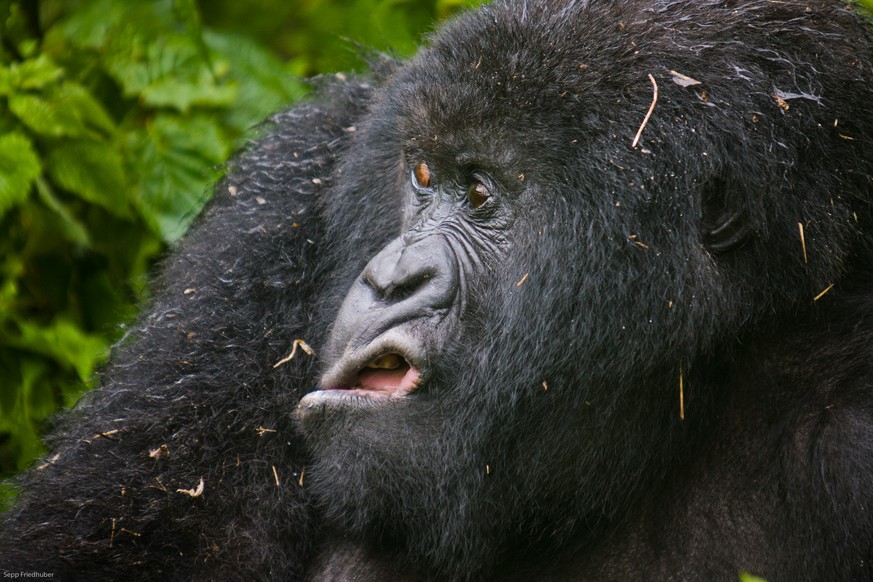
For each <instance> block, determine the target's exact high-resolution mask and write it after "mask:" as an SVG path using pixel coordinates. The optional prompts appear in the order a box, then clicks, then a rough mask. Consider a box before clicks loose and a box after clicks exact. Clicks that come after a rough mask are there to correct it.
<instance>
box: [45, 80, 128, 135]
mask: <svg viewBox="0 0 873 582" xmlns="http://www.w3.org/2000/svg"><path fill="white" fill-rule="evenodd" d="M51 97H52V101H53V102H54V104H55V105H56V106H57V107H59V108H64V109H69V110H70V111H71V112H72V113H73V115H75V116H76V117H77V118H79V121H80V122H81V123H82V124H84V125H86V126H87V127H89V128H94V129H97V130H100V131H102V132H104V133H105V134H107V135H111V134H112V133H113V132H114V131H115V122H114V121H113V120H112V118H111V117H110V116H109V113H107V112H106V109H104V108H103V105H102V104H100V102H99V101H97V100H96V99H94V97H93V96H92V95H91V93H89V92H88V90H87V89H85V88H84V87H83V86H81V85H79V84H78V83H72V82H68V83H62V84H61V85H59V86H58V87H57V89H56V90H55V91H53V92H52V93H51Z"/></svg>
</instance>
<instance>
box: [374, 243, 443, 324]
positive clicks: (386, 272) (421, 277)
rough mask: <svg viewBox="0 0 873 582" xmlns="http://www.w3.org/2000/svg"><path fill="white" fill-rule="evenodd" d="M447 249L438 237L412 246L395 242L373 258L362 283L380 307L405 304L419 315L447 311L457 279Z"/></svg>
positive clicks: (411, 244)
mask: <svg viewBox="0 0 873 582" xmlns="http://www.w3.org/2000/svg"><path fill="white" fill-rule="evenodd" d="M447 247H448V245H446V244H445V242H443V241H442V240H440V237H437V236H428V237H425V238H422V239H419V240H416V241H414V242H411V243H410V242H408V241H407V239H405V238H404V237H400V238H397V239H395V240H394V241H392V242H391V243H390V244H388V246H386V247H385V248H384V249H382V250H381V251H380V252H379V254H377V255H376V256H375V257H373V259H372V260H371V261H370V262H369V264H368V265H367V266H366V267H365V268H364V271H363V273H362V274H361V281H362V283H363V284H364V285H367V286H369V287H370V288H371V289H372V291H373V292H374V294H375V296H374V298H373V299H374V300H375V301H376V302H378V303H381V304H382V305H381V307H386V306H391V305H398V304H401V303H407V302H408V303H409V304H408V305H407V307H408V308H410V309H412V310H413V311H421V312H422V315H423V314H426V313H428V312H430V311H431V310H434V309H441V308H444V307H449V306H450V305H451V303H452V298H453V297H454V295H455V291H456V290H457V281H458V277H457V268H456V266H455V260H454V258H453V255H452V253H451V252H450V250H449V249H448V248H447ZM386 304H387V305H386ZM410 315H412V314H410Z"/></svg>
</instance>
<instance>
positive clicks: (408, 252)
mask: <svg viewBox="0 0 873 582" xmlns="http://www.w3.org/2000/svg"><path fill="white" fill-rule="evenodd" d="M404 153H405V157H406V158H407V159H408V160H409V161H408V162H407V163H406V164H404V166H405V167H406V168H408V171H407V172H405V176H404V178H405V180H403V179H401V180H402V185H401V187H400V190H401V199H400V202H399V204H400V205H401V206H402V208H403V214H404V216H405V220H404V224H403V226H402V228H401V234H400V236H398V237H397V238H395V239H394V240H392V241H391V242H390V243H389V244H388V245H387V246H385V247H384V248H383V249H382V250H381V251H380V252H379V253H378V254H377V255H376V256H375V257H373V258H372V260H370V262H369V264H368V265H367V266H366V267H365V268H364V270H363V272H362V273H361V274H360V276H359V277H358V278H357V280H356V281H355V282H354V284H353V285H352V288H351V290H350V291H349V292H348V295H347V296H346V298H345V301H344V302H343V305H342V307H341V309H340V312H339V314H338V315H337V318H336V321H335V322H334V326H333V331H332V333H331V338H330V344H329V348H328V353H329V354H330V356H331V359H330V361H331V365H330V368H329V369H328V371H327V373H326V374H325V376H324V378H323V379H322V382H321V386H322V389H321V390H319V391H317V392H312V393H310V394H309V395H307V396H306V397H305V398H304V400H303V401H302V402H301V405H300V412H301V415H302V416H303V417H305V416H306V415H307V413H308V412H309V411H311V410H312V409H313V408H325V407H326V408H330V409H337V410H341V409H357V408H362V407H364V408H365V407H370V406H373V405H379V406H390V405H391V401H395V400H397V399H401V398H406V397H409V396H411V395H413V393H415V392H417V391H418V390H419V389H422V390H426V389H427V387H428V386H430V385H432V383H431V382H429V377H428V376H429V375H430V368H431V367H432V363H433V362H436V361H439V360H441V359H442V358H443V354H444V353H445V352H446V350H447V347H448V346H447V343H448V342H450V341H452V338H454V337H457V336H458V335H460V334H462V333H465V329H464V328H465V326H466V325H467V323H466V322H468V321H469V320H470V318H471V317H474V316H473V315H472V314H470V313H469V311H470V310H471V309H473V308H474V306H475V305H476V302H475V301H468V300H467V298H469V297H473V296H474V295H475V293H473V290H472V289H471V281H474V280H476V279H477V278H478V279H480V280H481V279H483V278H484V279H486V280H487V279H489V278H490V277H492V275H493V273H494V267H495V266H496V265H498V264H500V263H501V262H502V261H503V260H504V258H505V256H506V253H507V252H508V250H509V249H510V248H511V247H510V245H509V240H510V239H512V238H513V236H512V232H511V230H512V225H513V220H512V219H513V214H514V213H513V210H512V206H513V204H512V203H511V201H510V200H508V199H507V196H506V193H507V191H508V189H507V188H506V187H505V186H502V185H501V184H500V182H499V181H498V180H497V179H496V178H495V177H494V176H493V175H492V173H491V171H490V170H489V169H487V168H486V167H483V164H481V163H476V162H473V161H472V160H471V162H470V163H469V164H464V163H459V162H458V160H451V161H450V162H449V164H448V165H444V164H437V163H436V161H435V160H433V158H438V156H434V155H431V156H428V154H427V153H425V152H422V151H420V150H419V149H418V148H413V147H410V148H409V149H408V150H407V151H406V152H404ZM432 166H433V167H432ZM479 284H480V285H481V283H479ZM472 285H473V286H475V285H476V284H475V283H473V284H472Z"/></svg>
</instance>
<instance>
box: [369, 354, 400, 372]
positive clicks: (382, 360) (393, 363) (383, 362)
mask: <svg viewBox="0 0 873 582" xmlns="http://www.w3.org/2000/svg"><path fill="white" fill-rule="evenodd" d="M400 362H401V360H400V356H398V355H397V354H385V355H384V356H381V357H379V358H376V359H375V360H373V361H372V362H370V363H369V364H367V367H368V368H379V369H382V370H396V369H397V368H399V367H400Z"/></svg>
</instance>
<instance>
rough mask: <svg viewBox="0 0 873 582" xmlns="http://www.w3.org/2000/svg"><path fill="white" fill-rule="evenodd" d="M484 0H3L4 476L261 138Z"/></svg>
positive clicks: (87, 378)
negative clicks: (331, 77)
mask: <svg viewBox="0 0 873 582" xmlns="http://www.w3.org/2000/svg"><path fill="white" fill-rule="evenodd" d="M475 3H476V0H351V1H350V0H345V1H343V0H296V1H293V0H292V1H288V0H252V1H246V0H201V1H199V2H198V1H196V0H127V1H125V0H42V1H35V0H0V479H2V478H3V477H4V476H8V475H11V474H14V473H15V472H17V471H20V470H22V469H24V468H26V467H27V466H28V465H29V464H30V463H32V462H33V460H34V459H36V458H37V457H38V456H39V455H41V454H42V453H43V452H44V451H43V448H42V445H41V442H40V435H41V433H42V431H43V430H45V428H46V424H47V423H46V419H48V418H49V417H50V416H51V415H52V414H54V413H56V412H57V411H58V410H60V409H61V408H64V407H68V406H71V405H72V404H74V403H75V402H76V400H77V399H78V398H79V397H80V396H81V395H82V394H83V393H84V392H85V391H86V390H87V389H89V388H91V387H93V385H94V383H95V379H94V373H95V369H96V368H97V367H99V366H100V364H101V363H103V362H105V361H106V358H107V357H108V354H109V347H110V346H111V344H112V343H113V342H115V341H117V340H118V339H119V338H120V337H121V336H122V334H123V333H124V331H125V322H129V321H131V319H132V318H133V317H134V316H135V315H136V309H137V305H139V304H140V303H141V302H142V301H143V300H144V299H147V298H148V276H149V272H150V271H151V269H152V267H153V266H154V263H155V261H156V260H158V259H159V258H160V257H161V256H162V254H163V253H165V252H166V250H167V249H168V248H169V247H171V246H172V244H173V243H174V242H175V241H176V240H178V238H179V237H180V236H181V235H182V233H184V232H185V229H186V227H187V226H188V225H189V224H190V222H191V220H192V219H193V218H194V217H195V216H196V215H197V213H198V212H199V210H200V209H201V208H202V207H203V204H204V203H205V202H206V201H207V199H208V198H209V196H210V194H211V184H212V183H214V182H215V180H216V179H217V178H218V177H219V175H220V172H221V167H222V166H221V165H222V163H223V162H224V161H225V160H226V159H227V157H228V156H229V155H230V154H231V153H232V152H233V151H234V150H235V149H237V148H239V147H240V146H241V145H242V144H243V143H244V141H245V139H246V137H247V136H248V137H250V136H252V135H253V131H252V128H253V127H255V126H256V125H257V124H258V122H259V121H261V120H263V119H264V118H265V117H266V116H267V115H268V114H270V113H271V112H273V111H275V110H276V109H279V108H281V107H283V106H286V105H288V104H290V103H292V102H294V101H295V100H298V99H300V98H301V97H303V96H304V95H305V94H306V91H307V87H306V84H305V82H303V81H302V80H301V79H303V78H305V77H307V76H311V75H315V74H318V73H322V72H330V71H337V70H353V69H357V70H360V69H363V68H364V64H363V62H362V61H361V59H360V58H359V57H360V54H361V53H362V50H363V49H362V48H361V47H367V48H368V49H378V50H382V51H386V52H388V53H390V54H394V55H396V56H406V55H409V54H410V53H411V52H413V51H414V49H415V46H416V45H417V44H418V43H419V42H420V40H421V37H422V35H423V34H425V33H427V32H428V31H429V30H431V29H432V28H433V26H434V22H436V21H437V20H440V19H443V18H446V17H448V16H450V15H451V14H453V13H454V12H456V11H458V10H461V9H463V8H464V7H466V6H469V5H472V4H475ZM10 495H11V492H10V490H9V489H8V488H7V489H0V509H2V507H3V505H4V503H7V502H8V501H9V499H10Z"/></svg>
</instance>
